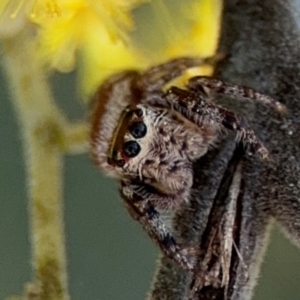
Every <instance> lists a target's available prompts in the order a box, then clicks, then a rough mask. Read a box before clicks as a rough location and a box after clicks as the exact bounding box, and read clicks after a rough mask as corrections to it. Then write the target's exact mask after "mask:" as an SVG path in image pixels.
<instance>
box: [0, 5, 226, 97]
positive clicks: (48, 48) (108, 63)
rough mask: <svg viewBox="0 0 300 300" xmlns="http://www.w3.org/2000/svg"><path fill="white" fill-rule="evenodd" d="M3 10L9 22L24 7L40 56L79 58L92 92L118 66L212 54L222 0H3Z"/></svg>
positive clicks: (59, 60)
mask: <svg viewBox="0 0 300 300" xmlns="http://www.w3.org/2000/svg"><path fill="white" fill-rule="evenodd" d="M0 9H2V14H3V15H6V17H7V15H9V16H10V18H11V22H13V21H16V19H18V17H19V15H22V12H24V14H25V15H26V16H27V19H28V20H30V22H32V23H34V24H35V25H37V28H38V31H37V32H38V33H37V37H36V43H37V47H36V49H37V55H38V56H40V57H41V58H42V59H43V60H44V61H45V62H46V63H47V64H48V65H49V66H50V67H53V68H55V69H58V70H60V71H70V70H72V69H73V67H74V66H75V62H78V63H79V69H80V70H81V73H80V74H81V82H82V86H83V91H84V93H85V94H89V93H91V92H92V91H93V90H94V89H95V87H96V86H97V85H98V84H99V82H100V81H101V80H102V79H103V78H104V77H106V76H108V75H109V74H111V73H113V72H116V71H118V70H122V69H128V68H140V67H145V66H147V65H151V64H154V63H157V62H161V61H164V60H167V59H170V58H171V57H176V56H183V55H197V56H210V55H213V53H214V52H215V49H216V46H217V40H218V32H219V20H220V11H221V0H190V1H180V0H172V1H170V0H165V1H164V0H152V1H150V0H149V1H142V0H0ZM7 22H8V21H7V18H6V23H7ZM2 24H3V22H2ZM0 25H1V19H0ZM143 41H144V42H143ZM149 44H150V45H149ZM153 44H155V46H154V45H153Z"/></svg>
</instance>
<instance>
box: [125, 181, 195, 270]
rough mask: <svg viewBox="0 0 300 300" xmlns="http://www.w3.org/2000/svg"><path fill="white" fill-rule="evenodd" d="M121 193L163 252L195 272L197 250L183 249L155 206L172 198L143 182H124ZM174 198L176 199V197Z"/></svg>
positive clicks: (132, 214) (134, 216)
mask: <svg viewBox="0 0 300 300" xmlns="http://www.w3.org/2000/svg"><path fill="white" fill-rule="evenodd" d="M120 192H121V195H122V198H123V199H124V201H125V203H126V207H127V209H128V211H129V212H130V214H131V216H132V217H133V218H134V219H135V220H137V221H138V222H139V223H140V224H141V225H142V226H143V228H144V229H145V231H146V232H147V233H148V234H149V236H151V237H152V238H153V239H154V240H155V241H156V243H157V244H158V246H159V247H160V248H161V250H162V252H163V253H164V254H165V255H166V256H167V257H169V258H170V259H172V260H173V261H175V262H176V263H178V264H179V265H180V266H181V267H182V268H184V269H187V270H190V271H193V270H194V267H195V262H196V255H195V254H196V251H195V249H194V248H193V247H183V246H181V245H180V244H179V243H178V242H177V241H176V240H175V238H174V236H173V235H172V233H171V230H170V229H169V228H168V227H167V226H166V224H165V223H164V221H163V219H162V218H161V216H160V213H159V212H158V211H157V210H156V208H155V206H154V204H153V203H154V202H156V203H157V202H160V201H165V200H166V199H165V198H170V196H169V195H164V194H163V193H161V192H159V191H156V190H155V189H154V188H152V187H149V186H147V185H145V184H144V183H143V182H140V183H138V182H137V181H136V180H132V181H122V182H121V190H120ZM172 198H176V195H173V196H172Z"/></svg>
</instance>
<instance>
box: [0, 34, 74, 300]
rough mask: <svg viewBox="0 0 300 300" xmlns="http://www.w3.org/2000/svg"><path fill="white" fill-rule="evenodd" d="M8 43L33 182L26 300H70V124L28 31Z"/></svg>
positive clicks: (10, 74)
mask: <svg viewBox="0 0 300 300" xmlns="http://www.w3.org/2000/svg"><path fill="white" fill-rule="evenodd" d="M2 41H3V49H4V60H5V63H6V69H7V74H8V81H9V84H10V85H11V90H12V101H13V104H14V106H15V111H16V114H17V116H18V119H19V124H20V128H21V131H22V135H23V139H22V141H23V147H24V152H25V162H26V170H27V178H28V179H27V186H28V194H29V213H30V223H31V230H30V236H31V242H32V264H33V268H34V280H33V284H30V285H29V288H28V291H27V295H26V298H27V299H36V298H37V299H41V300H46V299H53V300H67V299H69V294H68V284H67V270H66V269H67V268H66V251H65V237H64V223H63V190H62V182H63V176H62V175H63V153H62V149H61V148H62V147H61V146H62V145H63V144H64V142H63V137H64V127H65V126H66V121H65V119H64V117H63V116H62V114H61V113H60V111H59V110H58V109H57V107H56V106H55V104H54V101H53V99H52V96H51V92H50V89H49V87H48V84H47V80H46V75H45V72H44V70H43V68H42V66H41V64H40V63H39V60H38V59H37V58H36V57H35V56H34V51H33V48H32V46H31V44H30V40H29V38H28V33H27V32H26V30H24V31H22V33H20V34H18V35H16V36H14V37H11V38H9V39H5V40H2Z"/></svg>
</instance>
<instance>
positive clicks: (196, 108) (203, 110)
mask: <svg viewBox="0 0 300 300" xmlns="http://www.w3.org/2000/svg"><path fill="white" fill-rule="evenodd" d="M163 97H164V98H165V99H166V100H167V102H168V103H169V105H170V107H171V108H172V109H174V110H175V111H177V112H178V113H180V114H181V115H183V116H184V117H185V118H187V119H188V120H190V121H191V122H193V123H195V124H196V125H197V126H200V127H203V126H211V127H216V128H218V127H221V126H223V127H225V128H228V129H230V130H234V131H236V132H237V134H238V138H240V139H241V140H242V141H243V143H244V144H246V145H249V146H250V148H251V150H252V151H253V152H255V153H258V154H259V155H260V156H261V157H262V158H263V159H267V158H268V150H267V149H266V148H265V146H264V145H263V144H262V142H261V141H260V140H259V138H258V137H257V136H256V134H255V132H254V131H253V130H252V129H251V128H250V127H249V126H248V125H247V123H246V122H245V120H244V119H243V118H242V117H239V116H237V115H235V114H234V113H233V112H231V111H228V110H226V109H224V108H222V107H220V106H218V105H216V104H214V103H213V102H208V101H207V100H206V97H205V95H204V94H201V93H198V94H197V93H194V92H190V91H187V90H183V89H180V88H178V87H171V88H170V89H169V90H168V91H167V92H166V93H165V94H164V96H163Z"/></svg>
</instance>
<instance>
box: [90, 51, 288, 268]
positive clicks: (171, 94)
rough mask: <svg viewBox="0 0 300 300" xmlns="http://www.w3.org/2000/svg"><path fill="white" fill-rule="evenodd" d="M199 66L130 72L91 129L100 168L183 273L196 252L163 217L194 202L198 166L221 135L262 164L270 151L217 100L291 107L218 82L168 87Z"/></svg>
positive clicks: (100, 103) (109, 87)
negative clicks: (229, 133)
mask: <svg viewBox="0 0 300 300" xmlns="http://www.w3.org/2000/svg"><path fill="white" fill-rule="evenodd" d="M203 63H205V60H203V59H200V58H189V57H186V58H178V59H174V60H171V61H169V62H166V63H164V64H161V65H157V66H154V67H152V68H150V69H148V70H146V71H145V72H142V73H140V72H137V71H124V72H122V73H119V74H117V75H115V76H113V77H111V78H109V79H108V80H107V81H106V82H105V83H104V84H103V85H102V86H101V87H100V89H99V90H98V92H97V93H96V98H95V101H96V102H95V109H94V114H93V119H92V129H91V152H92V155H93V158H94V161H95V163H96V164H97V165H98V166H99V167H100V168H101V169H102V170H103V171H104V172H105V173H107V174H108V175H110V176H112V177H115V178H117V179H118V180H119V182H120V193H121V195H122V198H123V199H124V201H125V204H126V207H127V209H128V211H129V213H130V214H131V216H132V217H133V218H134V219H135V220H137V221H139V222H140V223H141V224H142V226H143V227H144V229H145V230H146V232H147V233H148V234H149V235H150V237H151V238H153V239H154V240H155V241H156V242H157V244H158V245H159V246H160V248H161V250H162V251H163V253H164V254H165V255H166V256H167V257H169V258H170V259H172V260H174V261H175V262H176V263H178V264H179V265H180V266H181V267H183V268H185V269H187V270H189V271H192V272H195V270H196V266H195V262H196V259H195V250H194V249H193V247H189V246H187V245H181V244H180V243H178V241H176V239H175V237H174V236H173V235H172V231H171V230H170V229H169V228H168V227H167V226H166V225H165V223H164V222H163V220H162V218H161V216H160V213H159V211H161V210H174V209H180V207H181V204H182V203H183V202H187V201H189V196H190V189H191V186H192V183H193V167H192V163H193V162H194V161H195V160H197V159H199V158H200V157H201V156H203V155H204V154H205V153H206V152H207V151H208V149H209V148H210V147H211V146H213V144H214V142H215V141H216V140H217V139H218V136H219V135H220V131H221V129H222V128H226V129H230V130H234V131H236V132H237V134H238V137H239V139H240V140H241V141H242V142H243V143H244V145H245V146H246V147H247V148H248V149H249V150H250V151H252V152H254V153H257V154H258V155H259V156H261V158H262V159H266V158H268V151H267V149H266V148H265V147H264V145H263V144H262V142H261V141H260V140H259V138H258V137H257V136H256V135H255V133H254V132H253V130H252V129H251V128H250V127H249V126H248V125H247V124H246V122H245V121H244V120H243V118H241V117H238V116H237V115H235V114H234V113H233V112H231V111H228V110H226V109H224V108H222V107H220V106H218V105H216V104H214V102H213V99H214V96H213V94H212V93H213V92H215V93H218V94H222V95H227V96H232V97H235V98H237V99H238V98H243V99H245V100H253V101H257V102H260V103H263V104H266V105H270V106H272V107H273V108H275V109H276V110H278V111H283V110H284V106H283V105H282V104H280V103H279V102H277V101H275V100H273V99H272V98H271V97H269V96H266V95H262V94H260V93H258V92H256V91H254V90H253V89H250V88H247V87H241V86H235V85H229V84H227V83H224V82H222V81H220V80H218V79H213V78H208V77H202V76H196V77H192V78H191V79H190V80H189V81H188V84H187V86H186V87H185V88H179V87H176V86H172V87H170V88H168V89H167V90H165V86H166V85H167V84H168V83H169V82H170V81H171V80H173V79H175V78H177V77H179V76H180V75H182V74H183V72H185V71H186V70H187V69H188V68H191V67H195V66H199V65H201V64H203Z"/></svg>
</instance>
